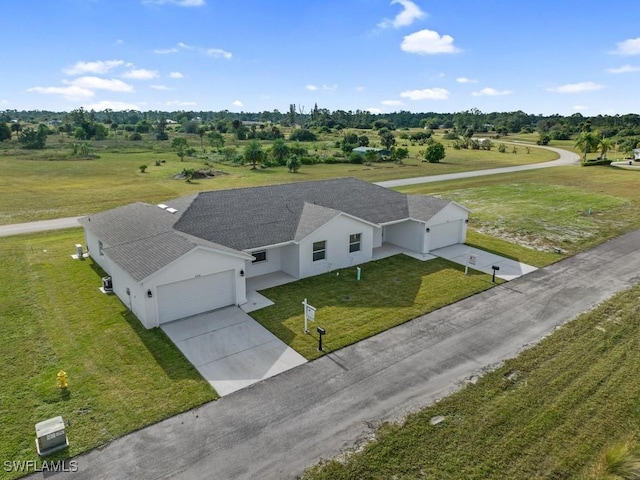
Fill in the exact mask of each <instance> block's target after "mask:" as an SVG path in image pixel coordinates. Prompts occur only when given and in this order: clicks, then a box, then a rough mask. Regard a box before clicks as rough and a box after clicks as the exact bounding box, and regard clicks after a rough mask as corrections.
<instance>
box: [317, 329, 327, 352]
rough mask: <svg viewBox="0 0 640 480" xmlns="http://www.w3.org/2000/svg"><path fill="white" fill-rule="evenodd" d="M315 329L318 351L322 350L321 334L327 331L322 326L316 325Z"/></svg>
mask: <svg viewBox="0 0 640 480" xmlns="http://www.w3.org/2000/svg"><path fill="white" fill-rule="evenodd" d="M316 331H317V332H318V335H319V337H318V351H320V352H322V351H323V350H322V336H323V335H324V334H325V333H327V331H326V330H325V329H324V328H322V327H317V328H316Z"/></svg>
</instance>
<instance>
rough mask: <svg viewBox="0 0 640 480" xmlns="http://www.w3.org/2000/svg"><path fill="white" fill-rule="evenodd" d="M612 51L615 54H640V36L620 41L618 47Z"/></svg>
mask: <svg viewBox="0 0 640 480" xmlns="http://www.w3.org/2000/svg"><path fill="white" fill-rule="evenodd" d="M611 53H613V54H614V55H640V37H638V38H628V39H627V40H624V41H623V42H618V43H617V44H616V49H615V50H614V51H613V52H611Z"/></svg>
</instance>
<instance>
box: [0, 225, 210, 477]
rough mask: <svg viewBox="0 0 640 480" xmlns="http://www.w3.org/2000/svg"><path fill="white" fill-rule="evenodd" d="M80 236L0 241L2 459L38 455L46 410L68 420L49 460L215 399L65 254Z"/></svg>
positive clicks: (163, 341) (89, 265)
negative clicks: (65, 383) (61, 446)
mask: <svg viewBox="0 0 640 480" xmlns="http://www.w3.org/2000/svg"><path fill="white" fill-rule="evenodd" d="M81 241H82V232H81V231H80V230H79V229H74V230H70V231H61V232H56V233H53V234H52V233H48V234H38V235H30V236H16V237H8V238H0V263H1V264H2V266H3V273H2V275H0V330H1V331H2V332H3V340H2V348H1V349H0V364H1V365H2V368H1V369H0V384H1V385H2V388H0V405H1V406H2V416H1V417H0V422H1V425H2V435H0V459H2V460H29V459H34V458H37V453H36V450H35V443H34V439H35V433H34V425H35V424H36V423H37V422H39V421H42V420H45V419H47V418H50V417H55V416H58V415H62V417H63V418H64V420H65V421H69V422H70V426H69V427H68V428H67V434H68V437H69V441H70V447H69V449H68V451H63V452H61V453H60V454H57V456H54V457H52V458H54V459H55V458H64V457H66V456H73V455H77V454H79V453H81V452H83V451H86V450H88V449H91V448H94V447H97V446H99V445H102V444H104V443H106V442H109V441H110V440H113V439H114V438H117V437H119V436H121V435H124V434H126V433H128V432H131V431H133V430H137V429H139V428H141V427H143V426H145V425H148V424H151V423H155V422H157V421H159V420H162V419H164V418H166V417H168V416H171V415H175V414H177V413H179V412H182V411H185V410H188V409H190V408H193V407H195V406H197V405H201V404H202V403H205V402H207V401H210V400H213V399H215V398H216V397H217V395H216V393H215V392H214V391H213V390H212V389H211V387H210V386H209V384H208V383H207V382H206V381H205V380H203V379H202V377H201V376H200V374H199V373H198V372H197V371H196V370H195V368H194V367H193V366H191V364H190V363H189V362H187V361H186V360H185V358H184V357H183V355H182V353H181V352H180V351H179V350H178V349H177V348H176V347H175V346H174V345H173V343H172V342H171V341H170V340H169V339H168V338H167V337H166V336H165V335H164V333H163V332H162V331H161V330H158V329H156V330H146V329H144V328H143V327H142V326H141V324H140V322H139V321H138V320H137V319H136V318H135V317H134V316H133V315H132V314H131V313H130V312H129V311H128V310H127V309H126V308H125V307H124V306H123V305H122V303H121V302H120V300H118V299H117V297H115V296H113V295H104V294H102V293H100V292H99V291H98V287H99V286H100V277H101V274H102V273H101V272H100V271H99V268H98V267H96V265H95V264H94V263H93V262H92V261H91V260H86V261H77V260H72V259H71V257H70V253H73V246H74V245H75V244H76V243H78V242H81ZM60 370H64V371H66V372H67V374H68V376H69V388H68V391H67V392H62V391H60V390H59V389H58V387H57V385H56V374H57V373H58V372H59V371H60ZM48 459H50V458H48ZM0 478H10V474H8V473H6V472H5V471H4V470H3V469H0Z"/></svg>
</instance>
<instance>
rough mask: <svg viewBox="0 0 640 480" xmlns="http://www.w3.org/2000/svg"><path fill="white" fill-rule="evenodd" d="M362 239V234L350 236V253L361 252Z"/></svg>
mask: <svg viewBox="0 0 640 480" xmlns="http://www.w3.org/2000/svg"><path fill="white" fill-rule="evenodd" d="M361 238H362V234H361V233H352V234H351V235H349V253H353V252H359V251H360V242H361Z"/></svg>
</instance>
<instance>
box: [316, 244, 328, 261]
mask: <svg viewBox="0 0 640 480" xmlns="http://www.w3.org/2000/svg"><path fill="white" fill-rule="evenodd" d="M325 258H327V242H325V241H322V242H313V261H314V262H317V261H318V260H324V259H325Z"/></svg>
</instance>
